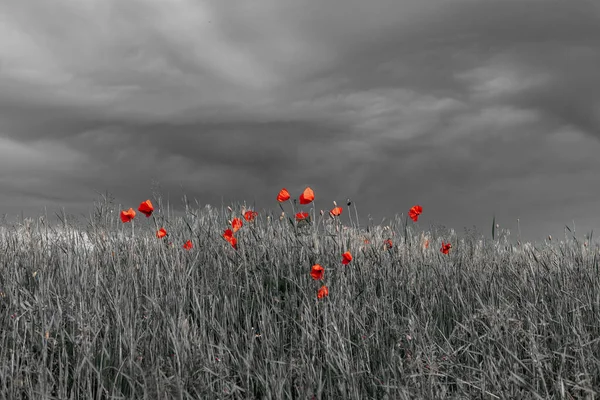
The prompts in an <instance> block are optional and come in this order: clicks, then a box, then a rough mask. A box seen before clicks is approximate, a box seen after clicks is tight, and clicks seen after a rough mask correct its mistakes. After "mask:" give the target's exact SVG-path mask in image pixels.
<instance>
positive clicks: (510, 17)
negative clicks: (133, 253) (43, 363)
mask: <svg viewBox="0 0 600 400" xmlns="http://www.w3.org/2000/svg"><path fill="white" fill-rule="evenodd" d="M599 10H600V8H599V7H598V5H596V4H595V3H594V2H591V1H584V0H573V1H569V2H564V1H555V0H550V1H539V0H519V1H512V0H502V1H500V0H485V1H483V0H480V1H472V0H452V1H444V2H439V1H434V0H418V1H417V0H405V1H401V2H400V1H397V0H377V1H373V2H364V1H359V0H344V1H343V2H342V1H335V0H330V1H317V0H310V1H303V2H297V1H292V0H278V1H276V0H260V1H255V2H252V4H250V3H248V4H247V5H243V4H236V5H235V6H233V5H232V4H229V3H227V2H217V3H214V2H213V3H209V2H198V1H192V0H181V1H178V2H169V3H165V2H162V1H159V0H134V1H130V2H127V3H124V2H119V1H106V0H103V1H100V0H96V1H88V2H85V3H72V2H67V1H60V0H59V1H56V2H53V3H52V4H51V5H50V4H49V3H47V2H42V1H38V0H33V1H29V2H10V3H7V4H3V5H1V6H0V12H2V14H3V15H5V16H6V17H5V22H6V23H4V24H2V25H1V27H0V87H2V90H1V91H0V143H2V146H1V147H0V157H1V158H0V168H2V170H3V171H8V172H9V173H7V174H5V175H4V176H3V177H2V178H1V179H0V183H1V185H2V187H3V188H4V190H3V192H2V194H1V195H0V199H1V200H2V204H3V205H4V207H5V209H6V211H5V212H9V213H17V212H18V211H20V210H21V209H23V208H25V209H26V210H27V211H30V212H32V213H36V212H38V211H39V210H40V207H43V206H44V205H48V206H53V207H57V206H60V205H68V207H69V208H72V209H73V212H74V213H77V212H84V211H85V210H86V209H88V208H89V207H90V205H91V200H92V199H93V198H94V197H95V191H104V190H109V191H111V192H114V194H115V195H116V196H117V198H118V199H120V200H119V201H121V202H122V203H128V202H132V203H133V204H137V203H138V202H139V201H141V200H143V199H144V198H147V197H148V196H149V194H150V192H151V185H152V182H153V181H156V180H157V181H159V182H161V186H162V187H163V189H164V190H165V191H166V192H167V193H170V194H171V193H172V194H174V195H175V194H176V196H177V197H179V195H180V194H181V189H180V186H183V187H184V188H185V190H186V192H187V193H188V195H189V197H197V198H198V199H199V201H200V202H203V203H218V204H220V202H221V201H225V202H230V201H235V200H240V201H243V200H248V201H250V202H256V205H257V207H259V208H261V207H266V208H273V207H274V200H273V199H274V196H275V195H276V193H277V192H278V190H279V189H280V188H281V187H283V186H286V187H288V189H290V191H292V192H293V193H296V194H297V193H299V192H300V191H301V190H302V189H303V188H304V187H305V186H306V185H310V186H312V187H314V188H315V190H316V191H317V196H318V197H317V199H318V202H317V207H319V208H328V207H330V205H332V203H331V202H332V201H333V200H337V201H338V202H341V201H343V200H345V199H346V198H347V197H351V198H353V200H354V201H355V202H356V203H357V204H358V205H359V207H360V211H361V214H362V215H363V216H366V215H367V214H368V213H370V214H371V215H373V216H374V217H375V219H376V220H377V219H380V218H382V217H384V216H387V217H391V216H393V215H394V214H395V213H402V212H406V210H407V209H408V208H409V207H411V206H412V205H413V204H414V203H421V204H422V205H423V206H424V208H425V210H426V213H425V214H424V218H423V221H424V222H423V224H424V226H426V224H428V223H434V222H441V223H443V224H446V225H448V226H454V227H456V228H457V229H459V230H460V228H461V227H462V226H470V225H473V224H476V225H479V226H482V225H483V226H487V225H488V224H489V223H490V221H491V215H493V214H494V213H495V214H496V215H499V216H500V219H501V220H502V221H507V222H506V226H508V227H511V228H514V225H515V224H514V221H516V218H521V222H522V226H521V228H522V229H523V233H524V235H528V237H530V238H535V239H540V238H541V237H543V236H545V235H546V234H547V233H554V234H555V235H556V230H557V229H558V231H560V229H561V227H562V226H563V224H564V223H569V222H570V221H571V220H573V219H578V226H579V227H581V229H584V230H585V229H588V230H589V229H592V228H593V227H594V226H597V225H598V223H599V222H600V217H595V216H594V215H596V214H597V208H595V207H596V206H595V205H594V203H593V201H591V199H592V198H594V196H595V197H596V198H597V195H598V190H597V189H596V187H597V185H594V184H593V176H592V175H591V174H590V172H589V171H594V170H596V168H597V167H599V165H598V163H599V162H598V161H596V160H597V159H598V158H597V157H596V154H597V152H598V150H600V143H599V142H598V132H600V130H599V129H598V128H600V126H599V125H600V118H599V117H598V116H599V115H600V114H599V111H600V95H598V93H600V92H599V90H598V89H600V86H599V85H600V84H599V83H598V82H600V80H599V79H598V71H597V68H596V66H597V65H599V62H600V50H598V49H599V48H600V47H599V46H598V45H599V44H600V43H599V42H600V11H599ZM510 221H512V222H510ZM552 229H554V231H552Z"/></svg>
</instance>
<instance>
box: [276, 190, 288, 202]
mask: <svg viewBox="0 0 600 400" xmlns="http://www.w3.org/2000/svg"><path fill="white" fill-rule="evenodd" d="M290 197H291V196H290V192H288V191H287V189H286V188H283V189H281V190H280V191H279V194H278V195H277V201H278V202H280V203H283V202H284V201H288V200H289V199H290Z"/></svg>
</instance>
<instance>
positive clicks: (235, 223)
mask: <svg viewBox="0 0 600 400" xmlns="http://www.w3.org/2000/svg"><path fill="white" fill-rule="evenodd" d="M242 225H244V224H243V223H242V220H241V219H239V218H234V219H232V220H231V227H232V228H233V231H234V232H237V231H239V230H240V228H241V227H242Z"/></svg>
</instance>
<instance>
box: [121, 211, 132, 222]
mask: <svg viewBox="0 0 600 400" xmlns="http://www.w3.org/2000/svg"><path fill="white" fill-rule="evenodd" d="M134 218H135V211H133V208H130V209H129V210H127V211H125V210H123V211H121V221H123V223H126V222H130V221H131V220H133V219H134Z"/></svg>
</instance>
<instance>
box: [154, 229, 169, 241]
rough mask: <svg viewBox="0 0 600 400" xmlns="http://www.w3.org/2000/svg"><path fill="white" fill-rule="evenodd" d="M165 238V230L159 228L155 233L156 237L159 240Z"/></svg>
mask: <svg viewBox="0 0 600 400" xmlns="http://www.w3.org/2000/svg"><path fill="white" fill-rule="evenodd" d="M165 236H167V230H166V229H165V228H160V229H159V230H158V231H156V237H157V238H159V239H161V238H164V237H165Z"/></svg>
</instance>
